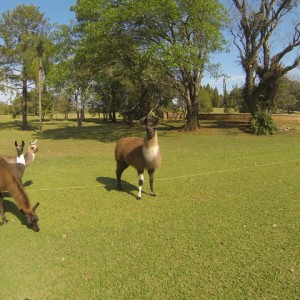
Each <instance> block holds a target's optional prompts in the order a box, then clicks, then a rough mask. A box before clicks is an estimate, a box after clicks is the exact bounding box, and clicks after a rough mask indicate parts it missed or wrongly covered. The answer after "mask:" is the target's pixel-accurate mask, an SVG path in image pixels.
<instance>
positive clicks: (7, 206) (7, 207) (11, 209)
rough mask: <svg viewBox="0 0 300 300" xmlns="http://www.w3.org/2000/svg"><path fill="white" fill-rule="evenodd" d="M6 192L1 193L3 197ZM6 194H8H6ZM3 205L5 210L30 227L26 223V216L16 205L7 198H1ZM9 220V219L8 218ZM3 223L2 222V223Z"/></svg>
mask: <svg viewBox="0 0 300 300" xmlns="http://www.w3.org/2000/svg"><path fill="white" fill-rule="evenodd" d="M5 194H6V193H2V196H3V197H4V196H5ZM6 195H8V194H6ZM3 206H4V211H5V212H10V213H11V214H13V215H15V216H16V217H17V218H18V219H19V221H20V222H21V224H22V225H24V226H26V227H27V228H28V229H31V227H30V226H29V225H28V223H27V220H26V217H25V216H24V215H23V214H22V213H21V212H20V210H19V209H18V207H17V206H16V205H15V204H14V203H13V202H11V201H9V200H5V199H4V200H3ZM8 221H9V220H8ZM2 225H3V224H2Z"/></svg>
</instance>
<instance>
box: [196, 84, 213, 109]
mask: <svg viewBox="0 0 300 300" xmlns="http://www.w3.org/2000/svg"><path fill="white" fill-rule="evenodd" d="M211 96H212V93H210V91H209V90H207V89H203V88H201V89H200V93H199V112H200V113H210V112H212V111H213V107H212V103H211V102H212V101H211Z"/></svg>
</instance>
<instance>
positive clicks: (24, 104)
mask: <svg viewBox="0 0 300 300" xmlns="http://www.w3.org/2000/svg"><path fill="white" fill-rule="evenodd" d="M22 120H23V122H22V129H23V130H28V122H27V80H26V79H25V80H23V87H22Z"/></svg>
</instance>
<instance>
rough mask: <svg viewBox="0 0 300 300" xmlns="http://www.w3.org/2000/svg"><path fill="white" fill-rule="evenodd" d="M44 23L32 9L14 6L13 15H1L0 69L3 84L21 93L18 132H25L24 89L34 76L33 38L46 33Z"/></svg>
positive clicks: (26, 92)
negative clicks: (3, 78) (19, 90)
mask: <svg viewBox="0 0 300 300" xmlns="http://www.w3.org/2000/svg"><path fill="white" fill-rule="evenodd" d="M48 26H49V24H48V20H47V19H45V18H44V14H43V13H40V11H39V9H38V7H35V6H33V5H29V6H26V5H18V6H17V7H16V8H15V9H14V10H13V11H7V12H4V13H3V14H2V17H1V19H0V39H1V40H2V43H1V45H0V66H1V68H2V70H5V76H6V80H7V81H8V82H9V83H10V84H11V86H13V88H14V89H21V90H22V116H23V123H22V129H24V130H26V129H28V123H27V100H28V88H29V85H30V84H32V80H33V79H34V76H35V75H33V74H32V72H31V63H32V62H33V60H34V59H35V57H36V49H37V48H36V45H35V41H36V38H35V37H36V36H37V35H38V36H41V35H43V34H44V33H45V32H46V31H47V30H48V29H49V27H48Z"/></svg>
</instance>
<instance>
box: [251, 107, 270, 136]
mask: <svg viewBox="0 0 300 300" xmlns="http://www.w3.org/2000/svg"><path fill="white" fill-rule="evenodd" d="M250 129H251V132H252V133H253V134H256V135H268V134H275V132H276V126H275V124H274V122H273V120H272V117H271V116H270V115H269V114H268V113H266V112H265V111H262V110H261V109H258V110H257V112H256V113H255V114H254V116H253V118H252V119H251V120H250Z"/></svg>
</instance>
